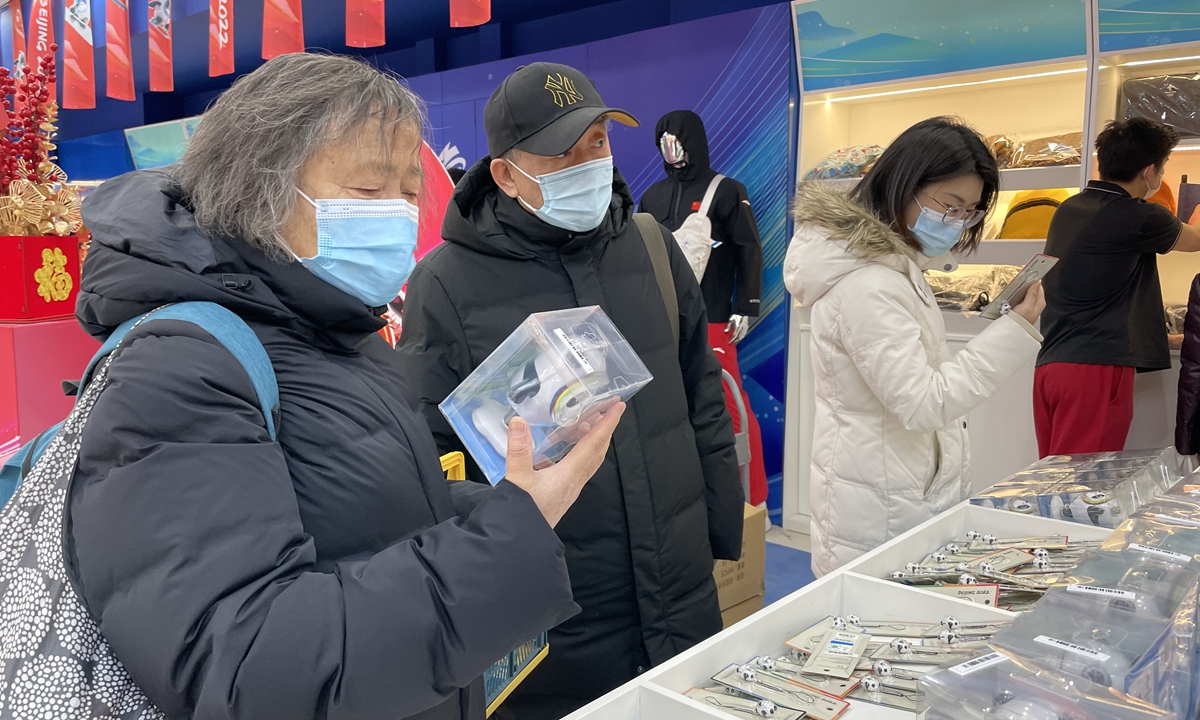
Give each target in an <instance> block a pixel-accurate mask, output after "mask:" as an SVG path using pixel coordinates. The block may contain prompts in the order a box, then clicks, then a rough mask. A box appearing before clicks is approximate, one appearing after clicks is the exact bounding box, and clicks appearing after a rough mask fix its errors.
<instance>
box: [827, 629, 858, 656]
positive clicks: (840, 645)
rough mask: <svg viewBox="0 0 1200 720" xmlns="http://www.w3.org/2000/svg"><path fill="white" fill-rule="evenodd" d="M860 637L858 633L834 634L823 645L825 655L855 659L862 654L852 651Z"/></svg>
mask: <svg viewBox="0 0 1200 720" xmlns="http://www.w3.org/2000/svg"><path fill="white" fill-rule="evenodd" d="M859 637H861V635H860V634H859V633H844V632H840V633H835V634H834V636H833V637H831V638H829V641H828V642H827V643H825V651H824V652H825V654H826V655H837V656H840V657H857V656H859V655H861V654H862V653H857V652H855V651H854V646H855V645H856V644H858V639H859Z"/></svg>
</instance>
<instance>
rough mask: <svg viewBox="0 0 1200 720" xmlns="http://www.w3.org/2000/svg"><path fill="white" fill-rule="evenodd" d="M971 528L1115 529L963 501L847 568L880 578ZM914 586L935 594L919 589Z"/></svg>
mask: <svg viewBox="0 0 1200 720" xmlns="http://www.w3.org/2000/svg"><path fill="white" fill-rule="evenodd" d="M968 530H975V531H978V532H980V533H983V534H984V535H989V534H990V535H996V536H997V537H1021V536H1026V535H1034V536H1037V535H1066V536H1067V537H1069V538H1070V539H1072V540H1103V539H1104V538H1106V537H1108V535H1109V533H1111V532H1112V530H1111V529H1109V528H1102V527H1096V526H1094V525H1083V524H1081V523H1072V522H1066V521H1064V520H1054V519H1052V518H1044V517H1040V516H1037V515H1021V514H1019V513H1013V512H1005V511H1003V510H993V509H991V508H985V507H978V506H975V505H972V504H970V502H963V503H961V504H959V505H957V506H955V507H954V508H952V509H950V510H948V511H946V512H945V513H943V514H941V515H939V516H937V517H935V518H933V519H932V520H929V521H928V522H926V523H924V524H923V525H918V526H917V527H915V528H913V529H912V530H909V531H908V532H906V533H904V534H903V535H901V536H900V537H898V538H896V539H895V540H892V541H891V542H889V543H887V544H886V545H883V546H881V547H879V548H877V549H876V550H874V551H872V552H870V553H867V554H866V555H864V556H862V557H861V558H859V559H857V560H855V561H853V562H851V563H849V564H848V565H847V566H846V568H845V569H846V570H847V571H848V572H855V573H858V574H860V575H866V576H868V577H876V578H881V577H884V576H886V575H887V574H888V573H891V572H893V571H895V570H898V569H901V568H903V567H904V566H905V564H907V563H910V562H919V561H920V560H921V558H923V557H925V555H926V554H928V553H931V552H933V551H934V550H937V549H938V548H940V547H942V546H944V545H945V544H946V543H948V542H951V541H953V540H955V539H957V538H961V537H963V535H965V534H966V532H967V531H968ZM911 589H912V590H914V591H917V592H921V593H924V594H931V595H934V593H929V592H928V591H925V590H921V589H920V588H911ZM938 597H940V596H938Z"/></svg>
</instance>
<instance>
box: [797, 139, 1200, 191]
mask: <svg viewBox="0 0 1200 720" xmlns="http://www.w3.org/2000/svg"><path fill="white" fill-rule="evenodd" d="M1198 149H1200V148H1198ZM1080 177H1081V173H1080V169H1079V166H1078V165H1060V166H1054V167H1034V168H1011V169H1008V170H1001V171H1000V190H1001V191H1005V190H1043V189H1047V188H1077V187H1079V184H1080V183H1079V179H1080ZM861 179H862V178H834V179H832V180H820V181H819V182H822V183H825V184H826V185H832V186H833V187H838V188H844V189H846V190H849V189H850V188H852V187H854V186H855V185H857V184H858V181H859V180H861Z"/></svg>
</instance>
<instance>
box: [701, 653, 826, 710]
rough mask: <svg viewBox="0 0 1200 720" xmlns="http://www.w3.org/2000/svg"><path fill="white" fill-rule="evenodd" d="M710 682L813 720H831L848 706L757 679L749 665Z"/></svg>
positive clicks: (733, 667)
mask: <svg viewBox="0 0 1200 720" xmlns="http://www.w3.org/2000/svg"><path fill="white" fill-rule="evenodd" d="M713 680H715V681H716V682H718V683H720V684H722V685H725V686H726V687H731V688H733V689H734V690H738V691H740V692H743V693H746V694H747V695H752V696H754V697H756V698H758V699H760V700H770V701H771V702H773V703H775V704H776V705H778V706H780V707H784V708H789V709H791V710H800V711H802V712H804V713H806V714H807V715H806V716H807V717H809V718H815V719H816V720H835V718H837V717H838V716H839V715H841V714H842V713H843V712H845V711H846V709H847V708H848V707H850V703H848V702H846V701H845V700H842V699H840V698H835V697H833V696H831V695H825V694H824V693H819V692H813V691H809V690H803V689H801V688H799V687H796V686H794V685H792V686H790V687H789V686H788V683H786V682H783V681H781V680H778V679H776V678H767V677H764V676H761V675H760V674H759V672H758V670H757V669H755V668H754V667H753V666H751V665H741V666H738V665H730V666H729V667H727V668H725V669H724V670H722V671H721V672H719V673H717V674H716V675H714V676H713Z"/></svg>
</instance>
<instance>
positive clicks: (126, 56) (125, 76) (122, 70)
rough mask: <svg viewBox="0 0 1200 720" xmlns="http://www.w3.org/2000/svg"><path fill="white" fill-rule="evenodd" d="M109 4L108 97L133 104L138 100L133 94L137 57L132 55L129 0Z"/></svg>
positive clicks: (106, 16)
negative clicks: (134, 67)
mask: <svg viewBox="0 0 1200 720" xmlns="http://www.w3.org/2000/svg"><path fill="white" fill-rule="evenodd" d="M105 2H106V3H107V4H106V5H105V8H104V25H105V33H104V37H105V57H106V58H107V62H106V63H105V66H106V69H105V74H106V75H107V82H106V84H105V95H107V96H108V97H110V98H113V99H115V100H129V101H130V102H132V101H133V100H136V99H137V97H136V96H135V95H134V92H133V56H132V54H131V53H130V52H129V6H128V5H126V4H125V2H126V0H105Z"/></svg>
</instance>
